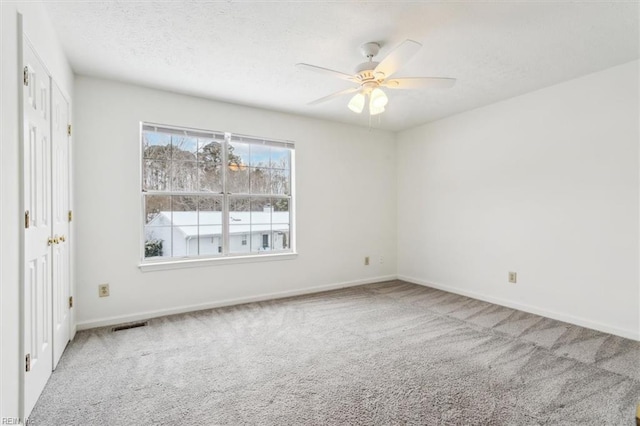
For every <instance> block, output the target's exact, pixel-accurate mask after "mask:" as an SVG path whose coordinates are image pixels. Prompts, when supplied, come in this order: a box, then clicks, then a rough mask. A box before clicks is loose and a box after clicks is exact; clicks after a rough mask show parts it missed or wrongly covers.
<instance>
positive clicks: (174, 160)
mask: <svg viewBox="0 0 640 426" xmlns="http://www.w3.org/2000/svg"><path fill="white" fill-rule="evenodd" d="M141 143H142V202H143V221H144V232H143V234H144V242H143V249H142V251H143V260H154V261H155V260H163V259H167V260H171V259H177V258H194V257H225V256H234V255H252V254H253V255H255V254H269V253H286V252H292V247H291V244H292V241H293V240H292V236H293V221H292V209H291V206H292V204H293V203H292V176H293V173H292V171H293V167H292V165H293V154H294V146H293V143H291V142H283V141H274V140H265V139H259V138H254V137H247V136H239V135H235V134H230V133H223V132H210V131H202V130H194V129H184V128H176V127H170V126H162V125H156V124H148V123H143V124H142V129H141Z"/></svg>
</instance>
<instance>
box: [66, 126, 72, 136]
mask: <svg viewBox="0 0 640 426" xmlns="http://www.w3.org/2000/svg"><path fill="white" fill-rule="evenodd" d="M67 136H71V124H67Z"/></svg>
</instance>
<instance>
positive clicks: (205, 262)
mask: <svg viewBox="0 0 640 426" xmlns="http://www.w3.org/2000/svg"><path fill="white" fill-rule="evenodd" d="M297 257H298V253H277V254H261V255H250V256H228V257H216V258H207V259H180V260H175V259H172V260H165V261H160V262H144V263H141V264H140V265H138V267H139V268H140V270H141V271H142V272H150V271H163V270H168V269H183V268H197V267H201V266H215V265H234V264H238V263H256V262H272V261H277V260H292V259H295V258H297Z"/></svg>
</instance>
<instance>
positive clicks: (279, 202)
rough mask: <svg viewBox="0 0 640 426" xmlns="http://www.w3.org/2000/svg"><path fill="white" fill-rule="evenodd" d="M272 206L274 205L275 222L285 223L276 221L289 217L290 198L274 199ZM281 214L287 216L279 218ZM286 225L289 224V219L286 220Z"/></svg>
mask: <svg viewBox="0 0 640 426" xmlns="http://www.w3.org/2000/svg"><path fill="white" fill-rule="evenodd" d="M272 204H273V221H274V222H278V223H285V222H282V221H281V220H276V219H278V218H280V217H287V218H288V216H289V199H288V198H273V199H272ZM280 212H285V213H286V214H285V215H284V216H279V213H280ZM286 223H289V219H287V220H286Z"/></svg>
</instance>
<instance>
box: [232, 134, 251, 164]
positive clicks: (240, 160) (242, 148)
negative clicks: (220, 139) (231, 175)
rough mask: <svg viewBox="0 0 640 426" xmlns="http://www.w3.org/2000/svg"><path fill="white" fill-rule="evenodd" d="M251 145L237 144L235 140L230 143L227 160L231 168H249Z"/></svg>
mask: <svg viewBox="0 0 640 426" xmlns="http://www.w3.org/2000/svg"><path fill="white" fill-rule="evenodd" d="M249 151H250V147H249V144H246V143H241V142H236V141H234V140H232V141H230V142H229V152H228V153H227V159H228V163H229V166H232V168H233V167H240V166H242V165H244V166H247V165H248V164H249Z"/></svg>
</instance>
